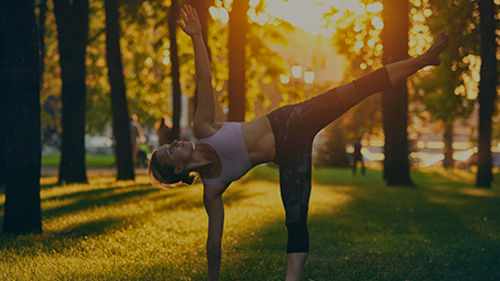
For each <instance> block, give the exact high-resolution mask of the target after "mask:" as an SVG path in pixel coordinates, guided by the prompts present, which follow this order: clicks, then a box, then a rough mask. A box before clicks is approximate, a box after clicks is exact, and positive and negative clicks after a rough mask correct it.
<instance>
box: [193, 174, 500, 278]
mask: <svg viewBox="0 0 500 281" xmlns="http://www.w3.org/2000/svg"><path fill="white" fill-rule="evenodd" d="M330 180H332V179H325V178H319V179H317V181H321V182H325V181H330ZM337 180H338V179H337ZM340 182H343V183H347V182H345V181H344V180H342V179H341V180H340ZM446 183H447V184H448V185H446V186H445V187H444V188H440V189H433V188H428V187H426V186H425V185H424V184H421V185H419V186H421V187H419V188H417V189H413V188H388V187H386V186H385V185H384V184H383V182H382V181H380V182H374V183H372V184H371V185H370V186H361V187H360V186H355V187H353V188H347V189H336V188H335V186H332V189H333V190H335V192H339V193H345V195H347V196H349V197H350V198H351V200H349V201H348V203H346V204H345V205H344V206H342V208H340V209H339V210H337V211H326V212H324V213H321V214H313V215H310V216H309V222H308V224H309V233H310V244H311V253H310V255H309V257H308V261H307V265H306V268H305V272H304V276H303V280H315V281H318V280H500V271H499V269H500V264H499V263H498V261H499V260H500V237H499V236H498V235H497V233H498V230H500V229H499V224H500V217H499V214H500V198H498V197H486V198H485V197H477V196H472V195H466V194H462V193H461V190H462V189H464V188H468V186H469V185H465V187H459V188H457V187H456V186H455V184H456V183H454V182H450V181H448V182H446V181H443V184H446ZM313 189H314V186H313ZM443 190H445V192H444V193H443ZM313 192H314V191H313ZM457 202H459V204H457ZM312 203H313V202H312ZM483 215H488V220H487V221H484V220H483V219H482V216H483ZM476 217H479V218H480V220H477V219H476ZM487 222H489V224H488V223H487ZM286 235H287V234H286V229H285V227H284V222H283V221H278V220H277V221H273V222H270V223H269V224H267V225H266V226H265V227H264V228H263V229H262V230H261V231H260V232H259V233H255V234H250V233H248V234H245V235H243V236H242V237H241V238H240V239H239V241H240V242H239V243H238V244H237V245H236V246H234V248H232V249H227V248H226V249H225V251H224V250H223V251H224V252H225V254H223V265H222V268H221V279H222V280H240V279H245V280H283V279H284V276H285V256H286V254H285V249H286V239H287V238H286ZM204 278H206V275H204V274H203V273H199V274H197V275H196V276H195V278H194V280H203V279H204Z"/></svg>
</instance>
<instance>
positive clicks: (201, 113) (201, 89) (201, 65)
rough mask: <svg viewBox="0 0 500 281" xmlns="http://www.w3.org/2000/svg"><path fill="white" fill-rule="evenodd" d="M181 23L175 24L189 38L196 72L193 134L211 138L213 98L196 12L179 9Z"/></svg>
mask: <svg viewBox="0 0 500 281" xmlns="http://www.w3.org/2000/svg"><path fill="white" fill-rule="evenodd" d="M181 15H182V19H183V20H184V24H182V22H180V21H179V22H177V24H178V25H179V26H180V28H181V29H182V30H183V31H184V32H186V34H188V35H189V36H190V37H191V40H192V42H193V48H194V64H195V71H196V80H197V81H198V89H197V96H198V97H197V104H198V106H197V108H196V111H195V113H194V128H193V129H194V134H195V136H196V137H197V138H203V137H207V136H211V135H213V134H214V133H215V129H214V122H215V98H214V94H213V87H212V75H211V73H210V61H209V60H208V54H207V50H206V48H205V43H203V39H202V36H201V25H200V21H199V19H198V15H197V13H196V10H195V9H193V8H192V7H191V6H190V5H185V6H184V7H183V8H182V9H181Z"/></svg>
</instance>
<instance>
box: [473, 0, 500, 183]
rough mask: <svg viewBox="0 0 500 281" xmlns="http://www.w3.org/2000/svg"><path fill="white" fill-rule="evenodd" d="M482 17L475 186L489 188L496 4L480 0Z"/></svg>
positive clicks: (489, 0) (494, 76) (494, 79)
mask: <svg viewBox="0 0 500 281" xmlns="http://www.w3.org/2000/svg"><path fill="white" fill-rule="evenodd" d="M478 2H479V14H480V18H481V24H480V26H481V27H480V29H481V61H482V64H481V80H480V82H479V96H478V100H479V147H478V169H477V178H476V186H478V187H491V182H492V181H493V175H492V172H491V168H492V159H491V150H490V146H491V127H492V121H491V118H492V116H493V113H494V110H495V99H496V86H497V58H496V52H497V44H496V34H495V32H496V20H495V4H494V1H493V0H480V1H478Z"/></svg>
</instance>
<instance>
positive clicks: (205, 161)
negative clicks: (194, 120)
mask: <svg viewBox="0 0 500 281" xmlns="http://www.w3.org/2000/svg"><path fill="white" fill-rule="evenodd" d="M192 163H193V170H195V171H197V172H199V173H200V175H201V176H202V177H205V178H215V177H217V176H219V175H220V173H221V167H222V165H221V161H220V159H219V155H218V154H217V152H216V151H215V149H213V148H212V147H211V146H210V145H208V144H205V143H198V144H196V146H195V150H194V153H193V159H192Z"/></svg>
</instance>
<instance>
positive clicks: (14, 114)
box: [0, 0, 42, 234]
mask: <svg viewBox="0 0 500 281" xmlns="http://www.w3.org/2000/svg"><path fill="white" fill-rule="evenodd" d="M0 41H1V42H2V44H0V88H1V89H2V96H3V97H2V102H1V103H2V108H1V110H0V111H1V114H2V116H1V118H2V120H4V122H3V126H2V129H1V130H2V131H4V132H5V133H3V134H2V135H1V137H2V145H3V147H4V151H3V153H2V162H4V161H5V162H7V161H8V165H5V163H4V167H2V168H3V169H5V213H4V222H3V230H2V231H3V233H9V234H24V233H41V232H42V216H41V209H40V165H41V143H40V84H39V83H40V80H39V76H40V73H39V72H40V68H39V63H40V61H39V59H40V57H39V53H38V51H39V49H38V38H37V27H36V20H35V14H34V3H33V1H30V0H23V1H2V2H1V4H0ZM7 120H8V122H6V121H7Z"/></svg>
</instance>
